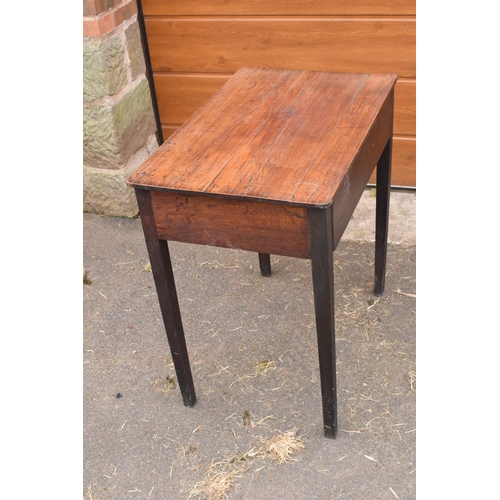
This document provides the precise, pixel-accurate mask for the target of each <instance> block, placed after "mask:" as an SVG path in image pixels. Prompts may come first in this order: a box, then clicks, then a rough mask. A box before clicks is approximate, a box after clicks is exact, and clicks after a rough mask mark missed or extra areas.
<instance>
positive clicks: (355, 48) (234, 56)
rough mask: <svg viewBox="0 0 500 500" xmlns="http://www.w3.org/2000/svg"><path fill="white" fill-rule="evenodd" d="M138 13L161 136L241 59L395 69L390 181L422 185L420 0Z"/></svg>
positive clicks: (224, 1) (160, 7)
mask: <svg viewBox="0 0 500 500" xmlns="http://www.w3.org/2000/svg"><path fill="white" fill-rule="evenodd" d="M142 10H143V14H144V23H145V31H146V37H147V41H148V47H149V53H150V59H151V66H152V70H153V75H154V85H155V92H156V98H157V103H158V109H159V115H160V120H161V127H162V132H163V137H164V139H166V138H168V137H169V136H170V135H172V133H173V132H174V131H175V130H176V129H177V128H178V127H179V126H180V125H181V124H182V123H184V122H185V121H186V120H187V119H188V118H189V117H190V116H191V115H192V114H193V113H194V112H195V111H196V110H197V109H198V108H199V107H200V106H201V105H202V104H203V103H204V102H205V101H206V100H207V99H208V98H209V97H210V96H211V95H212V94H213V93H215V92H216V91H217V90H218V89H219V88H220V87H221V86H222V85H223V84H224V83H225V82H226V80H227V79H228V78H229V77H230V76H231V75H232V74H233V73H234V72H235V71H237V70H238V68H240V67H242V66H256V67H272V68H283V69H286V68H289V69H311V70H320V71H341V72H343V71H345V72H363V73H365V72H390V73H396V74H397V75H398V82H397V84H396V89H395V118H394V146H393V176H392V184H393V186H404V187H415V186H416V172H415V164H416V162H415V159H416V137H415V106H416V60H415V58H416V49H415V40H416V34H415V25H416V17H415V0H232V1H231V0H218V1H217V0H205V1H202V0H142ZM372 181H373V178H372Z"/></svg>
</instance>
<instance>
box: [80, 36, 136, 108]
mask: <svg viewBox="0 0 500 500" xmlns="http://www.w3.org/2000/svg"><path fill="white" fill-rule="evenodd" d="M126 84H127V67H126V62H125V51H124V48H123V45H122V41H121V39H120V37H118V36H114V37H111V38H109V39H108V40H104V41H102V42H101V41H99V40H92V41H86V42H84V44H83V99H84V101H85V102H90V101H93V100H95V99H99V98H101V97H104V96H107V95H114V94H117V93H118V92H119V91H120V90H121V89H122V88H123V87H125V85H126Z"/></svg>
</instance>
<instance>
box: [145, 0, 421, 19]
mask: <svg viewBox="0 0 500 500" xmlns="http://www.w3.org/2000/svg"><path fill="white" fill-rule="evenodd" d="M142 5H143V10H144V13H145V14H146V15H151V16H169V15H176V16H179V15H182V16H184V15H188V16H189V15H191V16H193V15H194V16H202V15H206V16H216V15H219V16H220V15H224V16H234V15H382V14H385V15H415V12H416V2H415V0H377V1H375V2H374V1H371V0H335V2H332V0H226V1H221V0H142Z"/></svg>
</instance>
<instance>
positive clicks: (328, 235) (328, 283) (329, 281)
mask: <svg viewBox="0 0 500 500" xmlns="http://www.w3.org/2000/svg"><path fill="white" fill-rule="evenodd" d="M308 217H309V235H310V236H309V238H310V244H311V265H312V279H313V289H314V308H315V312H316V332H317V336H318V353H319V372H320V379H321V395H322V402H323V424H324V433H325V437H327V438H334V437H335V436H336V435H337V381H336V379H337V377H336V368H335V307H334V287H333V222H332V220H333V218H332V207H331V206H330V207H328V208H325V209H323V208H321V209H320V208H310V209H308Z"/></svg>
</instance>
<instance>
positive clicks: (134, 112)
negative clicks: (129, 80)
mask: <svg viewBox="0 0 500 500" xmlns="http://www.w3.org/2000/svg"><path fill="white" fill-rule="evenodd" d="M155 129H156V125H155V119H154V113H153V108H152V105H151V95H150V92H149V84H148V81H147V79H146V78H143V79H142V80H141V82H140V83H139V84H138V85H137V86H135V87H134V88H132V89H131V90H130V91H129V92H127V93H126V94H125V95H123V96H122V97H121V99H120V100H119V101H118V102H116V103H114V104H100V105H96V106H92V105H91V106H87V107H85V108H84V110H83V159H84V163H85V164H86V165H88V166H91V167H95V168H106V169H114V168H120V166H121V165H123V163H124V162H125V161H126V160H127V159H128V158H129V157H130V155H131V154H133V153H134V152H135V151H137V150H138V149H139V148H140V147H142V146H143V145H144V144H145V142H146V140H147V138H148V137H149V136H150V135H151V134H153V133H154V132H155Z"/></svg>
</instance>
